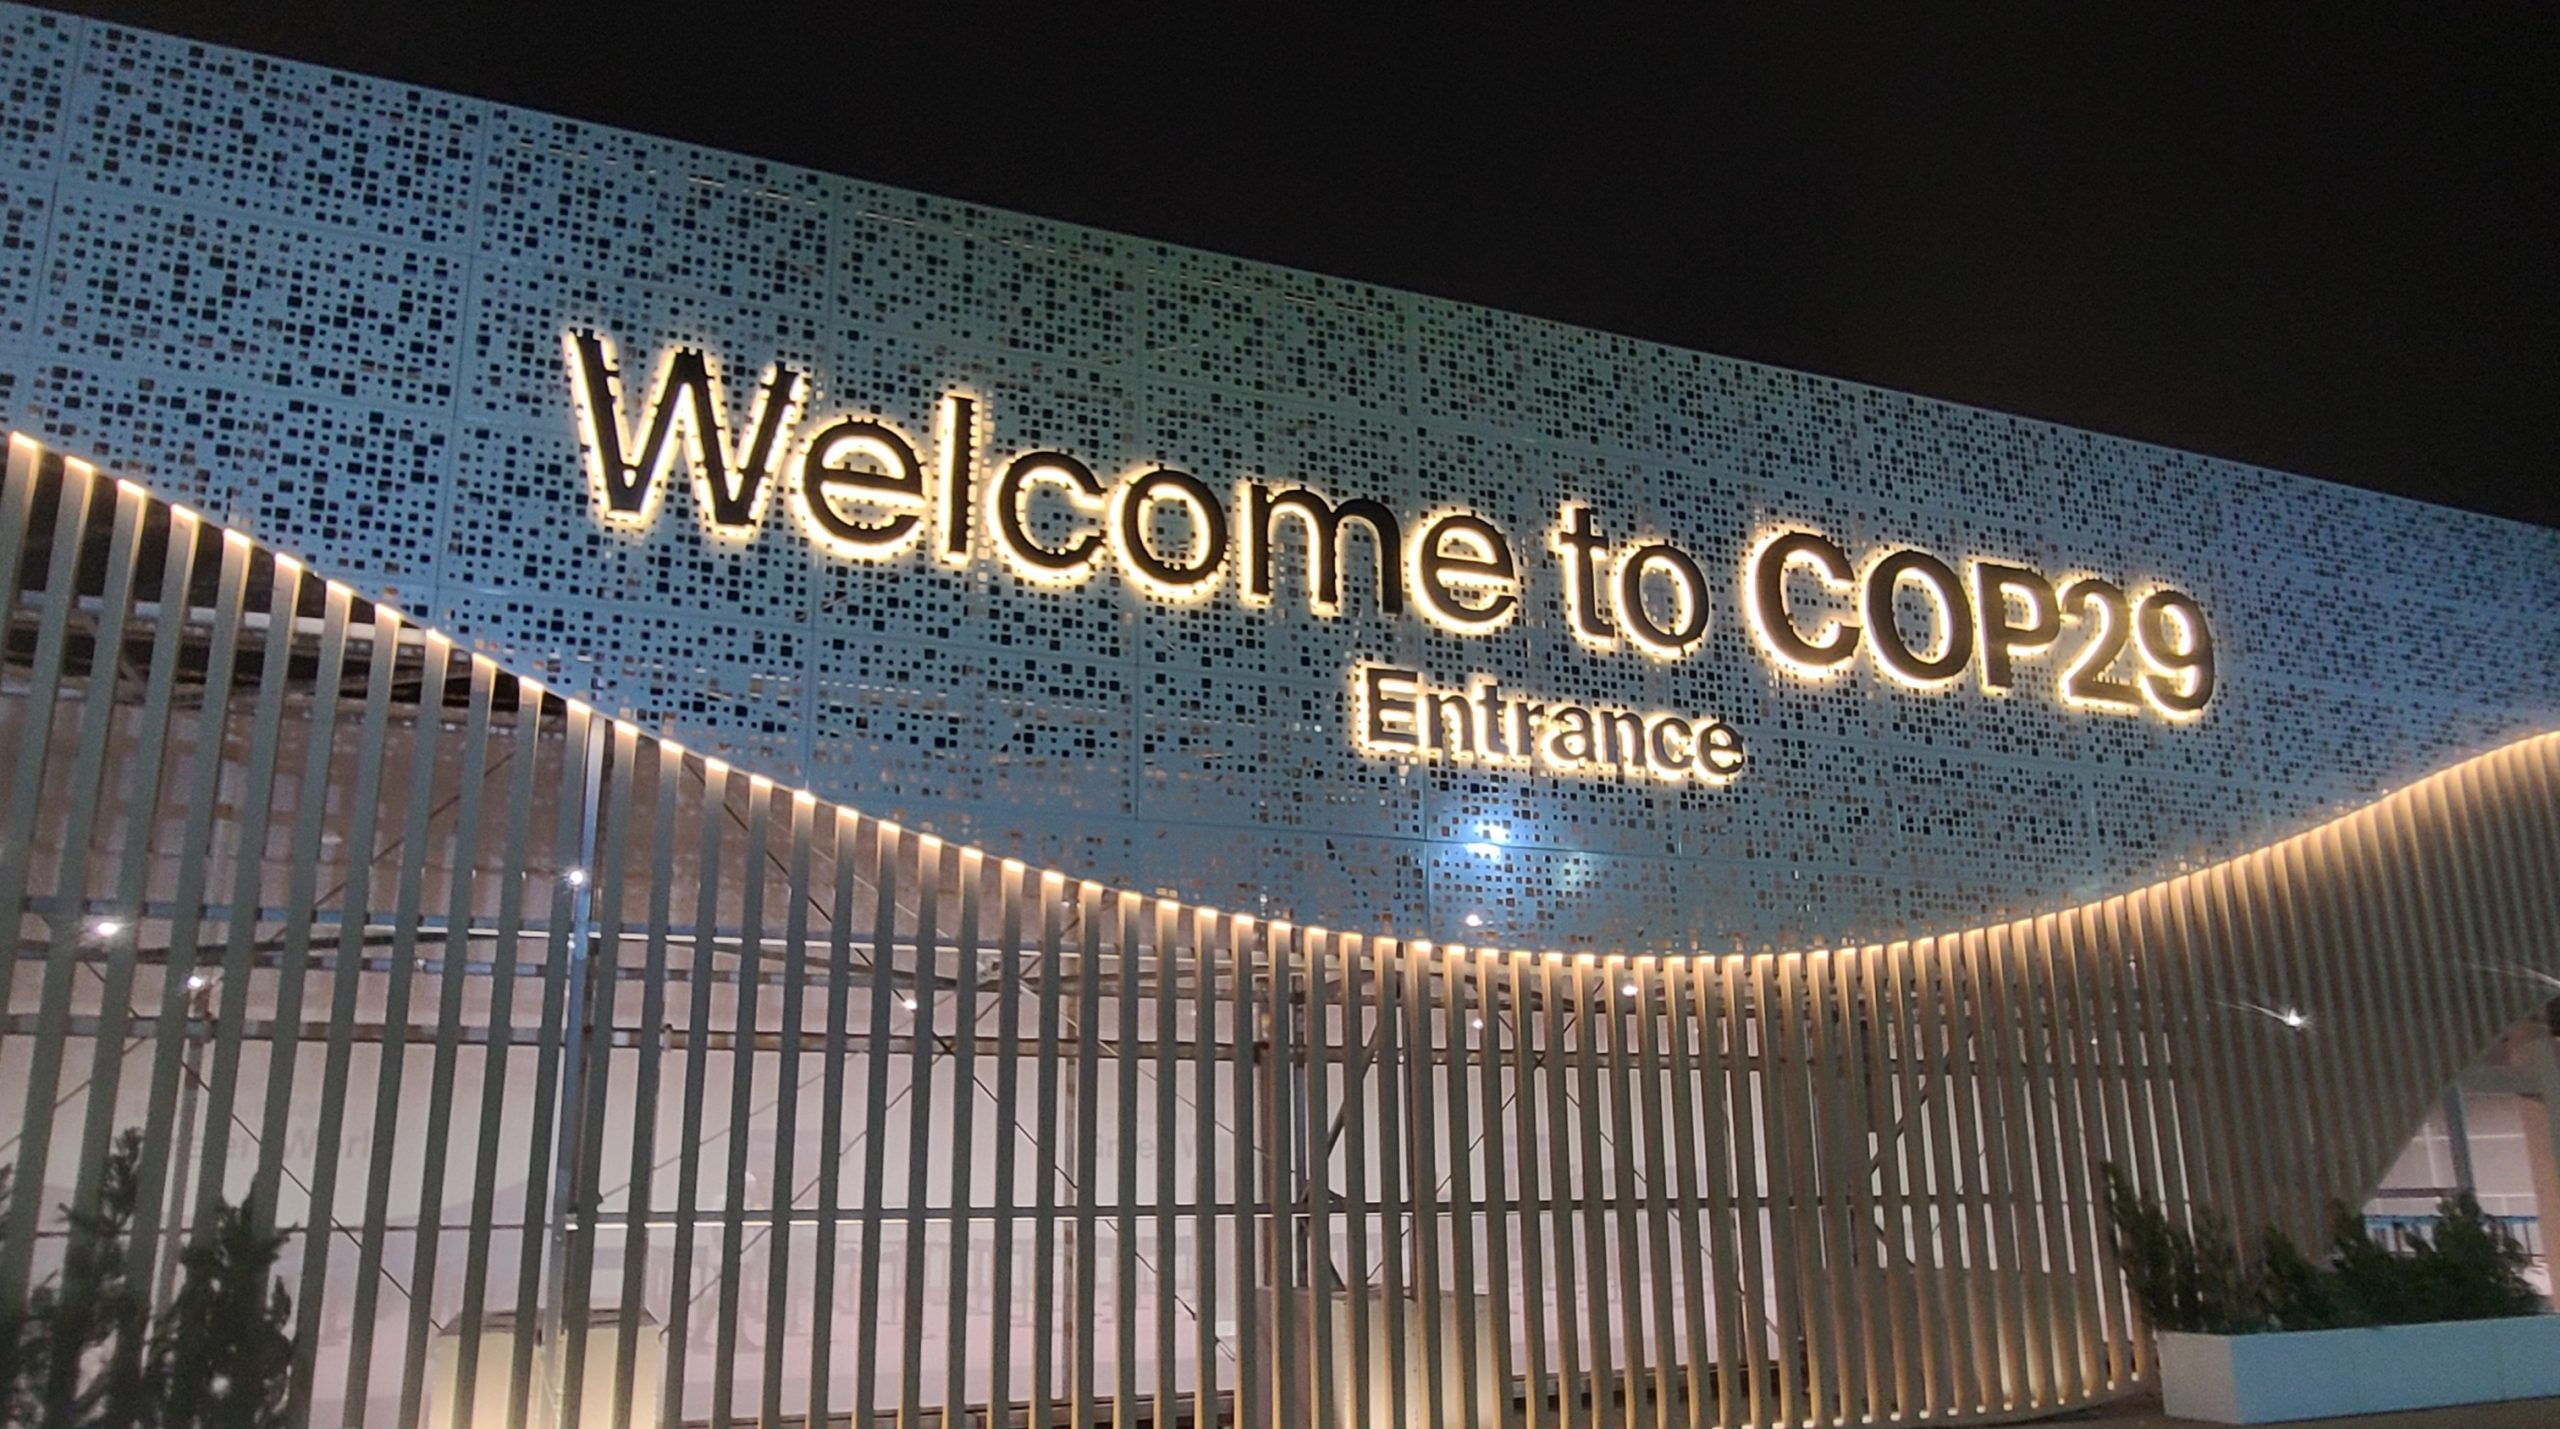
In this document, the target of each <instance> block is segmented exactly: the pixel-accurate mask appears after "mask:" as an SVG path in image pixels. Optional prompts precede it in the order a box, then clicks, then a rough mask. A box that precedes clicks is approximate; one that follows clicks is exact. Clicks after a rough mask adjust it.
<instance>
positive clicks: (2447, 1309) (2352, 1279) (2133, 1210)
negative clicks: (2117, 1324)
mask: <svg viewBox="0 0 2560 1429" xmlns="http://www.w3.org/2000/svg"><path fill="white" fill-rule="evenodd" d="M2106 1175H2107V1208H2108V1212H2109V1214H2110V1217H2111V1218H2112V1220H2113V1221H2114V1223H2115V1240H2116V1250H2117V1255H2118V1258H2119V1260H2120V1262H2121V1263H2122V1265H2123V1267H2124V1274H2125V1279H2126V1282H2127V1284H2128V1285H2129V1286H2130V1287H2131V1289H2132V1291H2133V1294H2134V1298H2135V1300H2136V1301H2137V1302H2138V1303H2139V1304H2140V1305H2141V1306H2142V1311H2143V1315H2144V1317H2145V1318H2146V1319H2147V1320H2149V1322H2150V1324H2151V1327H2152V1329H2153V1331H2154V1332H2155V1333H2156V1334H2157V1336H2158V1341H2159V1346H2160V1356H2159V1363H2160V1383H2161V1391H2162V1399H2163V1403H2164V1407H2165V1408H2166V1409H2167V1410H2168V1412H2169V1414H2170V1415H2171V1416H2172V1417H2173V1418H2180V1419H2202V1420H2208V1421H2211V1422H2213V1423H2217V1424H2274V1423H2281V1422H2284V1421H2287V1420H2294V1419H2313V1418H2321V1417H2326V1416H2332V1415H2353V1414H2375V1413H2381V1412H2384V1411H2388V1410H2397V1409H2420V1408H2430V1407H2435V1406H2441V1405H2450V1404H2478V1403H2486V1402H2488V1401H2492V1400H2500V1399H2533V1398H2539V1397H2542V1396H2546V1395H2560V1316H2551V1315H2544V1314H2541V1313H2539V1312H2540V1311H2541V1309H2542V1304H2541V1300H2540V1297H2538V1296H2536V1295H2535V1294H2534V1293H2533V1290H2532V1288H2531V1287H2530V1286H2528V1285H2527V1284H2526V1283H2525V1280H2524V1274H2523V1271H2524V1263H2525V1252H2524V1250H2523V1248H2522V1247H2520V1246H2518V1245H2517V1244H2516V1242H2515V1240H2514V1238H2513V1237H2511V1236H2509V1235H2508V1234H2507V1233H2506V1231H2505V1229H2504V1228H2503V1227H2501V1226H2500V1225H2499V1224H2498V1223H2497V1222H2496V1221H2495V1220H2493V1219H2491V1218H2490V1217H2489V1216H2488V1215H2487V1214H2486V1213H2485V1212H2483V1211H2482V1210H2481V1209H2480V1203H2479V1202H2478V1201H2477V1200H2476V1199H2474V1198H2473V1197H2472V1196H2471V1195H2470V1194H2469V1193H2468V1192H2465V1193H2462V1194H2460V1195H2456V1196H2452V1197H2449V1198H2447V1199H2446V1200H2445V1201H2444V1202H2443V1203H2442V1204H2441V1205H2439V1206H2438V1207H2437V1211H2436V1220H2435V1224H2434V1226H2433V1228H2432V1229H2430V1230H2427V1231H2418V1232H2412V1233H2410V1235H2409V1236H2408V1248H2407V1249H2406V1250H2405V1251H2395V1250H2392V1249H2389V1248H2386V1247H2384V1246H2382V1245H2380V1244H2377V1243H2376V1242H2375V1241H2374V1239H2373V1238H2372V1237H2371V1236H2370V1235H2368V1234H2367V1233H2366V1231H2365V1225H2364V1221H2363V1218H2362V1217H2360V1216H2357V1215H2356V1214H2355V1213H2353V1212H2352V1211H2349V1210H2348V1209H2347V1208H2345V1207H2344V1206H2333V1207H2332V1208H2331V1230H2330V1240H2329V1244H2328V1246H2327V1247H2326V1254H2325V1256H2324V1257H2323V1258H2322V1259H2319V1260H2314V1259H2313V1258H2312V1257H2311V1256H2309V1255H2307V1254H2305V1253H2304V1252H2303V1251H2302V1249H2301V1248H2300V1247H2298V1246H2296V1245H2295V1244H2294V1243H2293V1242H2292V1241H2291V1240H2290V1239H2288V1238H2287V1237H2286V1236H2285V1235H2284V1233H2283V1232H2281V1231H2278V1230H2274V1229H2272V1228H2271V1229H2269V1230H2268V1231H2267V1233H2266V1235H2265V1236H2264V1237H2263V1238H2262V1244H2263V1248H2262V1250H2261V1251H2260V1252H2259V1254H2258V1256H2257V1257H2256V1258H2255V1259H2254V1260H2249V1259H2244V1258H2243V1257H2242V1255H2241V1254H2240V1251H2239V1248H2238V1242H2237V1240H2236V1239H2235V1238H2234V1237H2233V1236H2232V1235H2231V1234H2230V1231H2229V1229H2228V1227H2227V1226H2226V1225H2225V1224H2224V1223H2223V1221H2222V1220H2221V1218H2220V1217H2219V1216H2217V1215H2215V1214H2214V1213H2213V1211H2212V1210H2211V1209H2210V1208H2204V1207H2199V1208H2197V1210H2196V1211H2195V1212H2194V1214H2193V1216H2192V1218H2191V1220H2190V1221H2189V1222H2188V1223H2187V1224H2180V1223H2179V1221H2178V1220H2177V1219H2175V1218H2173V1217H2172V1216H2171V1215H2170V1213H2169V1212H2168V1211H2167V1210H2166V1209H2164V1208H2163V1207H2162V1206H2161V1204H2160V1203H2159V1202H2158V1201H2157V1200H2155V1199H2153V1198H2152V1197H2150V1196H2147V1195H2144V1194H2142V1193H2141V1192H2139V1191H2137V1190H2136V1189H2135V1188H2134V1186H2133V1184H2132V1182H2131V1181H2130V1180H2129V1179H2128V1178H2127V1177H2126V1176H2125V1175H2124V1174H2123V1173H2122V1171H2120V1170H2119V1169H2118V1168H2116V1167H2113V1166H2110V1167H2108V1168H2106Z"/></svg>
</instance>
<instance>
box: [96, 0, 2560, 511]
mask: <svg viewBox="0 0 2560 1429" xmlns="http://www.w3.org/2000/svg"><path fill="white" fill-rule="evenodd" d="M65 8H71V9H78V10H83V11H87V12H89V13H93V14H99V15H105V16H108V17H110V18H115V19H120V20H124V21H128V22H130V23H135V24H141V25H146V26H149V27H151V28H155V29H161V30H169V31H174V32H177V33H182V34H189V35H195V36H200V37H202V38H206V39H210V40H215V41H219V42H222V43H226V44H235V45H240V46H244V47H246V48H250V49H256V50H262V51H266V52H269V53H274V54H283V55H289V56H292V57H294V58H298V59H308V60H315V61H319V62H321V63H325V64H332V65H338V66H342V67H344V68H348V69H353V70H358V71H362V72H365V73H369V74H378V75H386V76H390V77H393V78H397V79H402V80H407V81H412V82H415V83H419V84H425V85H432V86H435V87H438V88H444V89H453V90H459V91H463V92H465V93H471V94H479V95H485V96H488V97H491V98H496V99H501V100H506V101H509V102H511V103H517V104H525V105H531V106H534V107H537V108H542V109H547V110H553V111H557V112H561V113H566V114H572V115H577V116H580V117H583V118H590V119H595V120H600V121H603V122H606V123H610V124H615V125H620V126H624V127H628V128H633V129H640V130H646V131H650V132H654V133H661V134H669V135H674V136H677V137H681V138H685V139H690V140H694V141H697V142H700V143H705V144H711V145H715V146H718V147H720V148H725V149H735V150H741V151H745V152H749V153H755V154H762V155H766V156H770V157H773V158H778V159H784V160H789V161H791V162H794V163H799V164H805V165H808V166H811V167H814V168H821V169H827V170H831V171H835V172H839V173H845V174H851V175H856V176H859V177H862V178H868V179H875V180H880V181H883V182H887V183H893V184H900V185H904V186H908V187H912V188H918V189H924V190H927V191H930V192H934V193H939V194H945V195H949V196H953V197H958V198H966V199H973V200H978V201H982V202H986V203H992V204H997V205H1001V206H1004V207H1007V208H1015V209H1022V210H1027V211H1029V212H1032V213H1038V214H1044V215H1049V216H1053V217H1058V218H1065V219H1072V220H1076V221H1078V222H1083V223H1089V224H1094V225H1097V226H1100V227H1103V228H1109V229H1114V230H1118V231H1122V232H1127V233H1134V234H1141V235H1145V236H1147V237H1151V238H1162V239H1170V240H1174V241H1178V242H1183V243H1189V244H1196V245H1198V246H1201V247H1204V248H1210V249H1215V250H1218V251H1221V252H1227V253H1235V254H1242V255H1245V256H1249V257H1253V258H1261V259H1268V260H1271V261H1275V262H1282V263H1288V264H1293V265H1296V266H1299V267H1304V268H1312V269H1317V270H1320V271H1323V272H1328V273H1335V274H1340V275H1344V276H1349V277H1355V278H1361V279H1366V280H1369V281H1372V282H1378V283H1384V284H1389V285H1392V286H1395V287H1401V288H1411V289H1418V290H1421V291H1423V292H1428V293H1435V294H1440V295H1443V296H1447V297H1453V298H1460V299H1464V300H1467V301H1470V302H1478V303H1486V304H1490V305H1493V306H1497V307H1503V308H1511V309H1517V310H1520V311H1525V312H1530V313H1535V314H1538V315H1541V316H1544V317H1551V318H1558V319H1562V320H1565V321H1569V322H1576V323H1583V324H1587V325H1589V326H1592V327H1598V328H1606V329H1611V330H1614V331H1619V332H1625V333H1632V334H1635V335H1638V336H1642V337H1647V338H1655V339H1659V340H1662V341H1666V342H1672V343H1677V344H1680V345H1682V346H1687V347H1695V348H1702V349H1705V350H1707V351H1711V352H1718V353H1726V354H1730V355H1733V356H1738V357H1746V358H1752V359H1756V360H1760V361H1765V362H1774V363H1780V364H1783V365H1786V366H1790V367H1798V368H1804V369H1807V370H1810V371H1814V372H1820V373H1825V374H1830V375H1834V376H1840V377H1848V378H1855V379H1858V380H1861V381H1865V382H1872V383H1876V384H1879V385H1882V386H1886V387H1893V388H1900V389H1905V390H1908V391H1913V392H1919V393H1925V394H1928V395H1930V396H1935V397H1944V398H1950V399H1954V400H1957V401H1963V402H1971V403H1975V404H1978V405H1981V406H1985V407H1991V408H1996V409H2000V410H2004V411H2013V412H2021V413H2026V414H2030V415H2033V416H2037V417H2044V418H2050V419H2052V420H2055V421H2059V422H2065V423H2069V424H2072V425H2075V426H2084V427H2093V428H2097V429H2099V430H2102V431H2108V432H2116V433H2121V434H2125V435H2129V436H2135V437H2141V438H2144V439H2147V440H2151V441H2156V442H2162V443H2166V444H2169V445H2172V446H2178V447H2186V448H2192V449H2195V450H2198V451H2204V452H2210V453H2213V454H2215V455H2218V456H2226V457H2233V458H2237V459H2240V460H2244V461H2251V462H2258V463H2263V464H2265V465H2268V466H2274V467H2279V468H2283V469H2286V470H2291V471H2298V472H2305V473H2309V474H2311V475H2315V476H2322V477H2327V478H2331V479H2333V480H2338V481H2345V482H2351V483H2354V484H2357V485H2364V486H2374V487H2380V488H2384V489H2388V490H2395V491H2400V492H2404V493H2407V494H2410V495H2415V496H2422V497H2426V498H2428V499H2432V500H2438V501H2445V502H2450V503H2452V504H2455V505H2461V506H2468V507H2472V508H2475V509H2478V510H2484V511H2493V512H2497V513H2499V514H2503V515H2510V516H2517V517H2522V518H2525V519H2529V520H2534V521H2539V522H2541V523H2543V524H2546V525H2554V526H2560V243H2555V240H2554V234H2555V232H2560V199H2555V192H2554V187H2555V178H2560V104H2555V95H2560V7H2553V6H2551V5H2549V4H2543V3H2537V4H2513V5H2496V4H2464V5H2458V6H2449V7H2440V6H2430V5H2406V6H2397V7H2392V8H2387V9H2386V8H2382V7H2374V8H2371V9H2363V8H2357V7H2350V6H2343V5H2314V6H2299V7H2297V6H2291V5H2273V4H2251V5H2219V4H2215V5H2204V4H2197V5H2168V4H2142V5H2113V4H2106V5H2097V4H2058V3H2057V4H2040V5H2018V6H2012V5H1991V4H1968V5H1965V6H1961V7H1944V6H1908V7H1884V6H1877V7H1874V8H1873V9H1872V10H1868V9H1859V10H1855V11H1852V10H1845V9H1844V10H1831V9H1823V8H1806V7H1796V6H1771V7H1767V8H1766V9H1764V10H1761V11H1758V12H1756V13H1753V14H1748V15H1734V16H1719V17H1708V18H1703V19H1696V20H1691V21H1687V22H1683V23H1682V24H1680V25H1678V26H1676V27H1674V28H1667V29H1666V28H1663V27H1661V26H1660V25H1658V24H1651V23H1648V24H1642V25H1638V24H1627V25H1612V24H1609V23H1607V22H1605V21H1602V20H1592V19H1580V18H1576V19H1573V20H1571V21H1570V22H1568V20H1567V19H1566V18H1565V16H1566V15H1567V13H1568V12H1567V11H1566V10H1565V9H1564V8H1562V7H1550V6H1542V7H1535V8H1534V9H1530V8H1528V7H1522V11H1523V14H1522V18H1519V19H1505V20H1494V19H1489V18H1486V15H1487V12H1488V11H1489V9H1490V8H1491V7H1474V11H1473V18H1470V19H1468V20H1466V21H1465V22H1464V23H1463V27H1462V28H1452V29H1448V30H1444V31H1442V32H1438V33H1423V32H1420V31H1401V30H1400V31H1397V32H1394V33H1388V32H1385V31H1383V30H1382V29H1381V28H1380V26H1381V23H1382V17H1385V16H1388V15H1391V14H1392V13H1394V8H1393V7H1389V6H1385V5H1378V4H1373V5H1371V6H1368V7H1365V10H1366V12H1367V13H1366V16H1365V18H1363V19H1360V20H1356V21H1354V22H1351V23H1343V24H1335V23H1330V22H1324V21H1320V20H1318V19H1316V18H1314V17H1312V16H1310V15H1308V14H1305V13H1300V11H1299V7H1279V6H1275V7H1270V8H1269V10H1268V13H1264V12H1262V11H1261V10H1259V9H1257V8H1256V7H1247V6H1192V7H1185V9H1184V10H1183V11H1182V12H1180V13H1179V14H1177V15H1174V16H1169V17H1166V18H1161V19H1158V20H1155V21H1151V22H1146V23H1143V24H1141V23H1138V22H1135V21H1130V20H1126V19H1124V17H1122V16H1121V15H1120V14H1119V11H1118V7H1090V6H1080V5H1052V6H1047V7H1043V8H1042V9H1039V10H1036V11H1033V10H1026V11H1025V12H1023V13H1018V14H1017V13H1012V12H1010V11H1007V10H1003V9H998V8H988V7H980V6H963V5H949V4H908V5H895V6H892V5H876V4H865V5H837V6H835V7H832V8H830V9H827V10H817V9H816V8H815V7H812V13H811V14H809V15H806V16H800V15H795V14H793V13H791V12H790V11H789V10H788V9H787V8H776V7H768V6H758V5H753V4H739V3H730V4H725V5H724V4H695V5H693V6H692V7H690V9H689V10H688V11H684V12H679V15H680V17H679V18H669V19H665V20H656V21H653V20H649V19H632V18H627V16H629V15H638V14H643V13H646V12H648V10H649V8H650V7H646V6H640V7H632V8H631V9H630V10H628V11H622V12H621V13H619V14H616V13H614V12H615V11H619V10H620V7H613V9H612V10H607V9H605V8H603V7H596V6H592V5H579V6H575V7H563V10H564V11H574V12H576V13H559V12H553V11H550V10H546V9H544V8H542V7H539V6H532V5H514V6H506V7H496V6H487V5H481V4H462V3H427V4H404V5H397V6H394V5H375V4H359V5H349V4H345V3H340V0H326V3H321V2H320V0H256V3H238V0H176V3H171V0H134V3H87V4H74V5H69V6H66V7H65ZM1950 11H1953V12H1954V13H1949V12H1950ZM1450 13H1466V12H1458V11H1453V12H1450ZM1575 13H1577V14H1578V13H1579V12H1575ZM601 14H611V15H613V18H598V16H599V15H601Z"/></svg>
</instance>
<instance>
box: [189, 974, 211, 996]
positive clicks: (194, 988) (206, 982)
mask: <svg viewBox="0 0 2560 1429" xmlns="http://www.w3.org/2000/svg"><path fill="white" fill-rule="evenodd" d="M211 986H213V979H212V978H211V977H209V976H207V975H206V974H204V973H189V974H187V991H189V992H202V991H204V990H205V989H206V988H208V987H211Z"/></svg>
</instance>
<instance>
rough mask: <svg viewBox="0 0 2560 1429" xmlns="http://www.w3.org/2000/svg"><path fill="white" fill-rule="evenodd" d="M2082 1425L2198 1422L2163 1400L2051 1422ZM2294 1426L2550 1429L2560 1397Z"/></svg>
mask: <svg viewBox="0 0 2560 1429" xmlns="http://www.w3.org/2000/svg"><path fill="white" fill-rule="evenodd" d="M2047 1422H2048V1423H2053V1424H2059V1425H2070V1426H2072V1429H2080V1426H2083V1425H2086V1426H2088V1429H2191V1426H2193V1425H2194V1424H2195V1423H2196V1422H2197V1421H2195V1420H2193V1419H2172V1418H2170V1417H2169V1416H2168V1415H2166V1414H2163V1413H2161V1412H2160V1404H2159V1401H2157V1400H2153V1401H2150V1402H2148V1403H2135V1404H2128V1405H2119V1406H2116V1407H2114V1408H2112V1409H2101V1410H2096V1411H2090V1412H2084V1413H2080V1414H2071V1415H2065V1416H2063V1417H2062V1418H2060V1419H2054V1420H2049V1421H2047ZM2294 1424H2295V1429H2324V1426H2335V1429H2552V1426H2554V1425H2560V1399H2520V1400H2517V1401H2515V1402H2514V1403H2512V1404H2466V1405H2462V1406H2460V1407H2458V1408H2454V1409H2416V1410H2409V1411H2405V1412H2403V1413H2399V1414H2367V1415H2362V1416H2359V1417H2357V1418H2354V1419H2301V1420H2296V1421H2294Z"/></svg>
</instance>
